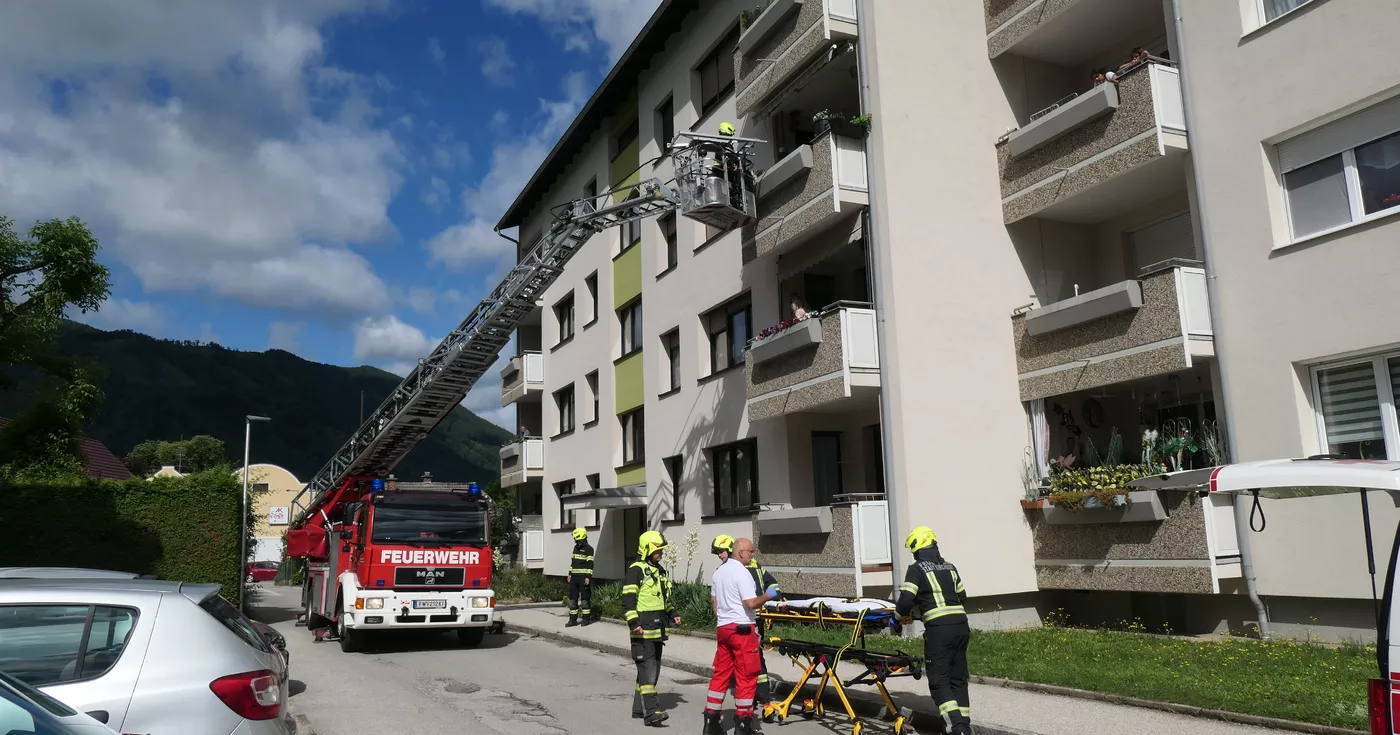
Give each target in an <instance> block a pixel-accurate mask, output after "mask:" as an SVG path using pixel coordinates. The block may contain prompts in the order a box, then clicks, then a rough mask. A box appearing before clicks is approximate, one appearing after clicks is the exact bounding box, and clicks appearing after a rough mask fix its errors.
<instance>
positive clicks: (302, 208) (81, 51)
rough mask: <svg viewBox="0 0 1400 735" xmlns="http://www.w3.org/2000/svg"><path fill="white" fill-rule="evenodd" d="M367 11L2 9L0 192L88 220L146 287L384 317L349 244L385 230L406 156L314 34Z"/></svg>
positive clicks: (371, 278)
mask: <svg viewBox="0 0 1400 735" xmlns="http://www.w3.org/2000/svg"><path fill="white" fill-rule="evenodd" d="M380 5H383V3H382V2H381V1H380V0H306V1H300V2H287V3H284V4H282V5H280V6H278V5H275V4H271V3H260V4H253V3H245V2H240V1H238V0H227V1H224V2H201V3H176V4H173V5H151V4H148V3H107V2H99V1H98V0H71V1H69V2H63V3H6V4H4V5H3V6H0V95H2V96H3V98H4V99H5V100H6V106H5V109H4V111H3V112H0V201H4V202H6V207H7V208H8V209H9V211H10V213H11V214H12V215H14V216H17V217H18V218H19V219H21V221H23V220H27V219H45V218H48V217H55V216H62V217H66V216H69V215H75V214H76V215H77V216H79V217H82V218H83V219H84V220H85V221H87V222H88V223H89V224H90V225H91V226H92V227H93V228H94V230H95V231H96V232H97V233H98V235H99V237H101V238H102V240H103V244H104V252H106V253H107V254H108V255H109V257H113V258H114V259H115V260H117V261H119V262H120V263H122V264H124V265H126V266H128V267H129V268H131V270H132V271H133V272H134V273H135V274H136V276H137V277H138V278H139V279H140V281H141V284H142V286H143V287H144V288H145V289H146V290H147V291H148V292H168V291H201V292H206V293H212V294H214V295H217V296H224V297H228V298H232V299H235V300H239V301H242V302H244V303H246V304H250V305H255V306H265V307H273V308H276V309H283V310H290V311H301V312H314V313H317V314H320V315H327V316H329V315H336V316H343V315H348V314H364V313H375V312H376V311H381V310H382V309H384V308H385V307H386V306H387V304H388V299H387V290H386V288H385V286H384V284H383V282H382V281H381V280H380V279H379V277H378V276H377V275H376V274H375V273H374V271H373V269H372V268H371V266H370V264H369V263H368V261H366V260H365V259H364V258H362V257H360V256H359V255H357V254H356V253H354V252H353V251H352V250H350V249H349V246H350V245H353V244H359V243H367V242H373V241H378V240H384V239H389V238H392V237H395V236H396V231H395V228H394V226H393V224H392V223H391V222H390V220H389V216H388V205H389V202H390V201H391V200H392V199H393V197H394V195H395V193H396V192H397V190H398V188H399V187H400V186H401V184H402V179H401V176H400V174H399V173H398V168H399V167H400V166H402V165H403V162H404V158H403V155H402V153H401V151H400V149H399V147H398V145H397V143H396V141H395V140H394V139H393V137H392V136H391V135H390V134H389V133H388V132H387V131H385V130H383V129H378V128H375V127H374V126H373V124H372V123H373V122H374V121H375V120H376V119H377V115H378V111H377V110H376V109H375V108H374V106H373V104H372V103H371V101H370V100H371V97H372V95H373V93H374V91H375V90H376V89H383V88H384V87H385V85H386V84H387V82H385V81H384V80H383V79H381V78H366V77H362V76H359V75H356V74H352V73H349V72H345V71H343V70H339V69H334V68H330V67H326V66H325V65H324V64H323V62H322V61H321V55H322V52H323V49H324V39H323V38H322V36H321V34H320V32H319V31H318V30H317V28H318V26H319V25H320V24H322V23H324V22H326V21H328V20H330V19H332V18H335V17H337V16H342V15H345V14H347V13H358V12H362V11H365V10H370V9H373V8H374V7H376V6H380ZM56 49H60V50H61V53H56V52H55V50H56ZM346 279H348V281H347V280H346Z"/></svg>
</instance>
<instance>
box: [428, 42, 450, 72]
mask: <svg viewBox="0 0 1400 735" xmlns="http://www.w3.org/2000/svg"><path fill="white" fill-rule="evenodd" d="M428 55H429V56H431V57H433V62H434V63H436V64H437V65H439V66H441V65H442V62H443V61H445V60H447V52H446V51H443V50H442V41H439V40H438V39H436V38H432V37H429V38H428Z"/></svg>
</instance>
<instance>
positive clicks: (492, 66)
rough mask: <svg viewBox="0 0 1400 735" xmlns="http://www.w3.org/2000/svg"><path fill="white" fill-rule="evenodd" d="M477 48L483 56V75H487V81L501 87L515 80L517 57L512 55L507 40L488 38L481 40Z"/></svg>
mask: <svg viewBox="0 0 1400 735" xmlns="http://www.w3.org/2000/svg"><path fill="white" fill-rule="evenodd" d="M477 48H478V50H480V51H481V55H482V57H483V58H482V60H481V75H482V76H483V77H486V81H488V82H490V83H492V84H494V85H496V86H499V87H507V86H510V85H511V83H513V82H514V81H515V76H514V75H515V59H512V58H511V57H510V49H508V48H506V42H505V40H504V39H500V38H488V39H485V40H483V41H481V42H480V43H479V44H478V45H477Z"/></svg>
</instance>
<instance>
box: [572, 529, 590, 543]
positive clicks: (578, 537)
mask: <svg viewBox="0 0 1400 735" xmlns="http://www.w3.org/2000/svg"><path fill="white" fill-rule="evenodd" d="M587 538H588V529H586V528H575V529H574V540H575V541H583V540H585V539H587Z"/></svg>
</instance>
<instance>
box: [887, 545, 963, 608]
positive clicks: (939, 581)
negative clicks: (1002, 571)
mask: <svg viewBox="0 0 1400 735" xmlns="http://www.w3.org/2000/svg"><path fill="white" fill-rule="evenodd" d="M965 600H967V590H966V589H965V588H964V587H963V581H962V577H959V576H958V568H957V567H955V566H953V565H952V564H949V563H948V562H947V561H946V560H944V559H943V557H942V556H941V555H939V553H938V547H937V545H935V546H933V547H930V548H927V549H920V550H918V551H917V552H915V553H914V563H913V564H910V565H909V571H908V572H906V573H905V575H904V583H903V584H901V585H899V601H898V602H896V603H895V610H896V611H897V612H898V613H899V616H900V617H901V618H902V617H904V616H905V615H907V614H909V612H910V611H911V610H914V609H916V608H917V610H918V612H919V619H920V620H922V621H923V622H924V625H926V626H927V625H955V624H958V623H963V624H966V623H967V611H966V610H965V609H964V608H963V603H964V601H965Z"/></svg>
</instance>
